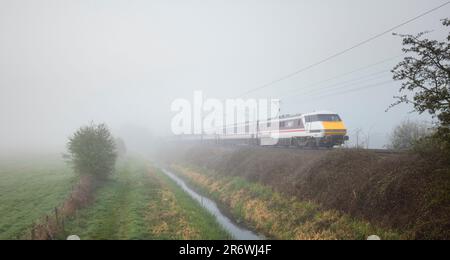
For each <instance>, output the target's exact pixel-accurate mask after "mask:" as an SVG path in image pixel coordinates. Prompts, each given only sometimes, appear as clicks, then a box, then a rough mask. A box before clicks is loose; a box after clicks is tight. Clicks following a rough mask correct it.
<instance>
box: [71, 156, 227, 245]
mask: <svg viewBox="0 0 450 260" xmlns="http://www.w3.org/2000/svg"><path fill="white" fill-rule="evenodd" d="M69 234H76V235H78V236H80V237H81V239H228V238H229V235H228V234H227V233H226V232H225V231H224V230H222V228H221V227H220V226H219V225H218V224H217V223H216V221H215V219H214V217H213V216H212V215H210V214H209V213H207V212H206V211H205V210H204V209H203V208H202V207H201V206H200V205H199V204H198V203H197V202H196V201H194V200H193V199H191V198H190V197H189V196H188V195H187V194H185V193H184V192H183V191H182V190H181V189H180V188H179V187H178V186H176V184H175V183H173V182H172V181H171V180H169V179H168V178H167V177H166V176H165V175H163V174H162V173H161V172H159V171H158V170H156V169H153V168H151V167H149V166H148V165H146V164H145V163H144V162H142V161H137V160H132V161H130V160H128V161H126V162H125V163H122V164H121V165H120V166H119V167H118V169H117V172H116V174H115V175H114V176H113V177H112V179H111V180H110V181H108V182H106V183H105V184H104V185H103V186H102V187H101V188H100V189H99V190H98V191H97V195H96V199H95V201H94V203H93V204H92V205H91V206H89V207H87V208H85V209H83V210H81V211H79V212H78V214H77V216H75V217H73V218H72V219H70V220H69V221H68V222H66V227H65V234H64V235H65V236H66V235H69Z"/></svg>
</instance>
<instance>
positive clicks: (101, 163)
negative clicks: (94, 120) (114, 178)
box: [67, 124, 117, 179]
mask: <svg viewBox="0 0 450 260" xmlns="http://www.w3.org/2000/svg"><path fill="white" fill-rule="evenodd" d="M67 148H68V151H69V162H70V163H71V165H72V167H73V168H74V170H75V172H77V173H78V174H80V175H91V176H94V177H96V178H99V179H104V178H106V177H107V176H108V175H110V174H111V173H112V172H113V170H114V167H115V163H116V158H117V151H116V145H115V140H114V138H113V137H112V135H111V133H110V131H109V129H108V127H107V126H106V125H105V124H99V125H95V124H91V125H89V126H85V127H81V128H80V129H79V130H77V131H76V132H75V134H73V136H72V137H71V138H70V139H69V142H68V144H67Z"/></svg>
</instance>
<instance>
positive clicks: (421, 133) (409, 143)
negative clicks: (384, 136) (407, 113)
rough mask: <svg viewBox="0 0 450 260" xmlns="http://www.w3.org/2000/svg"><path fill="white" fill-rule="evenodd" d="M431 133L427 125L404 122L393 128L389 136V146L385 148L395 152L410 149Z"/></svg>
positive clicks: (416, 122)
mask: <svg viewBox="0 0 450 260" xmlns="http://www.w3.org/2000/svg"><path fill="white" fill-rule="evenodd" d="M431 133H432V131H431V129H430V127H429V125H428V124H426V123H423V122H418V121H410V120H406V121H403V122H402V123H400V124H399V125H398V126H397V127H395V129H394V130H393V132H392V134H391V136H390V144H389V145H388V146H387V147H388V148H389V149H395V150H407V149H411V148H413V146H414V145H415V144H416V143H417V142H419V141H420V140H421V139H423V138H425V137H427V136H429V135H430V134H431Z"/></svg>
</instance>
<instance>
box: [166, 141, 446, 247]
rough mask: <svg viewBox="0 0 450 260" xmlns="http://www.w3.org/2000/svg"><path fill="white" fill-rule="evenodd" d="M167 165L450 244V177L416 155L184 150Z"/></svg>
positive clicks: (170, 151)
mask: <svg viewBox="0 0 450 260" xmlns="http://www.w3.org/2000/svg"><path fill="white" fill-rule="evenodd" d="M175 147H176V148H167V150H166V151H165V152H163V153H161V156H162V159H164V160H166V162H167V163H170V164H174V165H178V166H182V167H187V168H189V169H195V171H196V172H199V173H205V174H207V176H208V178H214V176H215V177H216V179H217V180H223V178H224V177H225V178H233V177H238V178H242V179H243V180H245V181H248V182H249V183H256V184H261V185H264V187H268V188H270V189H271V190H272V191H273V192H274V193H277V194H281V195H283V196H286V197H293V198H295V199H297V200H298V201H302V202H312V203H314V204H315V205H318V207H320V209H323V210H324V211H326V210H333V211H337V212H340V213H342V214H345V215H348V216H350V217H351V218H353V219H356V220H360V221H366V222H368V223H370V224H371V225H374V226H376V227H379V228H382V229H385V230H393V231H394V232H396V233H398V234H401V236H402V238H407V239H450V222H449V219H450V170H449V169H448V166H446V165H445V164H441V163H437V162H436V161H432V160H429V158H424V157H422V156H420V155H417V154H413V153H388V154H384V153H377V152H373V151H366V150H355V149H336V150H292V149H267V148H262V147H245V146H215V145H195V146H193V145H182V146H180V145H176V146H175Z"/></svg>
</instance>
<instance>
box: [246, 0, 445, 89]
mask: <svg viewBox="0 0 450 260" xmlns="http://www.w3.org/2000/svg"><path fill="white" fill-rule="evenodd" d="M448 4H450V1H447V2H445V3H443V4H441V5H439V6H437V7H435V8H433V9H430V10H428V11H426V12H424V13H421V14H419V15H418V16H415V17H413V18H411V19H409V20H407V21H405V22H402V23H400V24H398V25H396V26H394V27H392V28H389V29H387V30H385V31H383V32H381V33H378V34H376V35H374V36H372V37H370V38H368V39H366V40H364V41H362V42H360V43H357V44H355V45H353V46H351V47H349V48H347V49H345V50H342V51H340V52H337V53H335V54H333V55H331V56H329V57H326V58H324V59H322V60H320V61H317V62H315V63H313V64H310V65H308V66H305V67H303V68H301V69H299V70H296V71H294V72H292V73H289V74H287V75H285V76H282V77H280V78H278V79H275V80H273V81H270V82H268V83H266V84H264V85H261V86H259V87H257V88H254V89H250V90H249V91H247V92H245V93H244V94H243V96H245V95H247V94H250V93H253V92H255V91H258V90H261V89H264V88H267V87H269V86H271V85H273V84H275V83H278V82H280V81H283V80H286V79H288V78H291V77H293V76H295V75H297V74H300V73H302V72H305V71H307V70H310V69H312V68H314V67H316V66H318V65H321V64H323V63H325V62H327V61H329V60H332V59H334V58H336V57H338V56H341V55H343V54H345V53H347V52H349V51H351V50H353V49H356V48H358V47H360V46H362V45H365V44H367V43H368V42H370V41H373V40H375V39H377V38H379V37H381V36H383V35H385V34H388V33H390V32H392V31H394V30H395V29H398V28H400V27H402V26H404V25H406V24H408V23H411V22H413V21H415V20H417V19H419V18H421V17H423V16H425V15H427V14H430V13H432V12H434V11H436V10H438V9H440V8H442V7H444V6H446V5H448Z"/></svg>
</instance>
